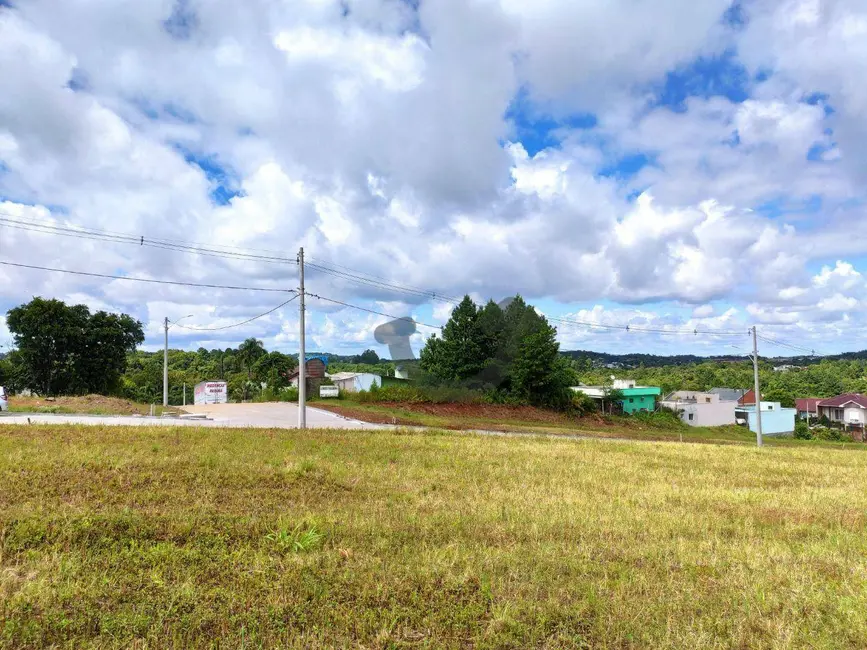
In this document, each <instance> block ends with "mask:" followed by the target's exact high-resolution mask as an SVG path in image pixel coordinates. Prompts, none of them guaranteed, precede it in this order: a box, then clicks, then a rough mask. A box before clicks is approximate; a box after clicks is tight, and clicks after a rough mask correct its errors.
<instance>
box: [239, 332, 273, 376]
mask: <svg viewBox="0 0 867 650" xmlns="http://www.w3.org/2000/svg"><path fill="white" fill-rule="evenodd" d="M266 354H267V352H265V345H264V344H263V343H262V341H260V340H259V339H247V340H246V341H244V342H243V343H241V345H240V346H238V357H239V358H240V360H241V363H242V364H243V366H244V367H245V368H246V369H247V379H249V378H250V377H251V376H252V369H253V364H254V363H256V361H258V360H259V359H260V358H261V357H263V356H265V355H266Z"/></svg>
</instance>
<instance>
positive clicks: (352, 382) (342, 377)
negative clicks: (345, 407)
mask: <svg viewBox="0 0 867 650" xmlns="http://www.w3.org/2000/svg"><path fill="white" fill-rule="evenodd" d="M329 378H330V379H331V381H333V382H334V385H335V386H337V387H338V388H339V389H340V390H342V391H344V392H347V393H357V392H359V391H362V390H370V388H371V386H380V387H381V386H382V377H380V376H379V375H374V374H373V373H371V372H338V373H335V374H333V375H329Z"/></svg>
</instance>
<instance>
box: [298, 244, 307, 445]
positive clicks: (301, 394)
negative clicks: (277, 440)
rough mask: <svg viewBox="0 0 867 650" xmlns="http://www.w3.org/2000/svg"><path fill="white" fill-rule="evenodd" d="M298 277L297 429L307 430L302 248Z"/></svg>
mask: <svg viewBox="0 0 867 650" xmlns="http://www.w3.org/2000/svg"><path fill="white" fill-rule="evenodd" d="M298 275H299V278H300V280H301V286H300V287H299V292H300V295H299V298H300V299H301V313H300V317H299V321H300V331H299V336H298V338H299V344H300V345H299V353H298V428H299V429H306V428H307V364H306V357H307V353H306V351H305V345H304V343H305V341H304V333H305V326H304V248H301V250H300V251H298Z"/></svg>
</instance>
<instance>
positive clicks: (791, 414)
mask: <svg viewBox="0 0 867 650" xmlns="http://www.w3.org/2000/svg"><path fill="white" fill-rule="evenodd" d="M736 414H737V418H738V420H740V421H743V422H744V423H745V424H747V425H748V426H749V428H750V431H752V432H753V433H755V432H756V431H757V430H758V423H757V421H756V405H755V404H747V405H745V406H744V405H742V406H738V408H737V411H736ZM795 415H797V411H796V410H795V409H790V408H783V407H782V406H781V405H780V403H779V402H762V435H765V436H785V435H788V434H790V433H794V431H795Z"/></svg>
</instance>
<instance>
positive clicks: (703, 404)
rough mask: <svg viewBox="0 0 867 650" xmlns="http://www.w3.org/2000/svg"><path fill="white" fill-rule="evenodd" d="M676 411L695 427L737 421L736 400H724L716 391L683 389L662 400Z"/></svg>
mask: <svg viewBox="0 0 867 650" xmlns="http://www.w3.org/2000/svg"><path fill="white" fill-rule="evenodd" d="M660 405H661V406H665V407H667V408H670V409H672V410H674V411H676V412H677V413H678V414H679V415H680V419H681V420H683V421H684V422H685V423H686V424H688V425H690V426H693V427H719V426H723V425H725V424H734V423H735V408H736V407H737V401H736V400H722V399H720V396H719V395H717V394H715V393H700V392H696V391H688V390H681V391H677V392H675V393H671V394H670V395H667V396H666V397H665V399H664V400H662V401H661V402H660Z"/></svg>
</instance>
